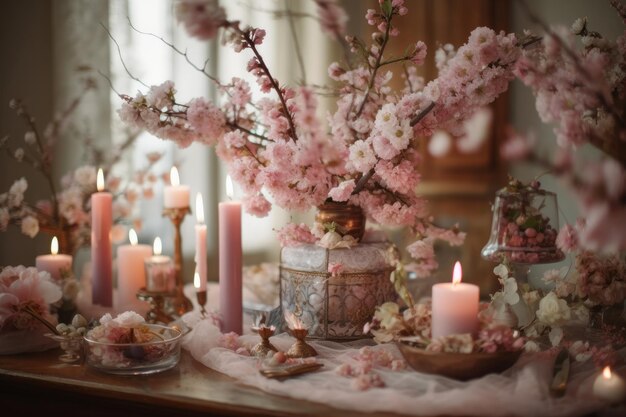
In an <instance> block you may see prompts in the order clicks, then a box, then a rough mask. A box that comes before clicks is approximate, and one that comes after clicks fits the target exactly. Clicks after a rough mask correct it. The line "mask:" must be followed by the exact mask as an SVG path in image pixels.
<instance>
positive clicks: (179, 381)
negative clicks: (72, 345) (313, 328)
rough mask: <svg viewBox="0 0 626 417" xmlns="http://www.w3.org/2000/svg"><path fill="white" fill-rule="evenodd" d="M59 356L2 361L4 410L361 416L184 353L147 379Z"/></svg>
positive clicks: (0, 386)
mask: <svg viewBox="0 0 626 417" xmlns="http://www.w3.org/2000/svg"><path fill="white" fill-rule="evenodd" d="M60 353H61V351H60V350H58V349H53V350H51V351H48V352H43V353H30V354H22V355H7V356H0V406H2V407H3V411H5V410H6V408H5V407H7V406H8V410H13V411H15V412H20V414H21V415H32V414H30V412H38V411H44V412H47V413H48V415H57V412H58V413H63V416H64V417H67V416H71V415H87V414H86V411H89V415H90V416H98V415H108V416H111V413H112V412H113V413H115V412H116V411H117V410H124V411H125V412H130V411H131V410H132V411H134V412H135V413H137V414H138V415H141V414H145V415H150V416H157V415H167V416H172V415H178V414H184V415H185V416H191V415H200V414H202V415H237V416H249V415H254V416H259V415H267V416H294V415H299V416H302V415H324V416H329V417H332V416H357V415H361V414H363V413H356V412H349V411H346V410H339V409H335V408H331V407H328V406H325V405H323V404H319V403H311V402H306V401H301V400H295V399H291V398H286V397H278V396H275V395H271V394H267V393H264V392H262V391H260V390H258V389H256V388H253V387H249V386H245V385H242V384H240V383H238V382H237V381H235V380H233V379H231V378H229V377H227V376H225V375H223V374H220V373H218V372H216V371H213V370H211V369H209V368H207V367H205V366H204V365H202V364H201V363H199V362H197V361H196V360H194V359H193V358H192V357H191V355H190V354H189V353H188V352H186V351H183V352H182V355H181V361H180V363H179V364H178V366H176V367H175V368H173V369H171V370H169V371H165V372H163V373H160V374H154V375H148V376H117V375H109V374H105V373H102V372H99V371H97V370H95V369H91V368H89V367H87V366H82V365H67V364H63V363H61V362H60V361H58V359H57V358H58V356H59V354H60ZM28 407H31V408H28ZM74 413H77V414H74ZM3 414H4V413H3ZM7 415H13V414H7ZM368 415H370V416H381V415H384V414H380V413H378V414H376V413H372V414H368Z"/></svg>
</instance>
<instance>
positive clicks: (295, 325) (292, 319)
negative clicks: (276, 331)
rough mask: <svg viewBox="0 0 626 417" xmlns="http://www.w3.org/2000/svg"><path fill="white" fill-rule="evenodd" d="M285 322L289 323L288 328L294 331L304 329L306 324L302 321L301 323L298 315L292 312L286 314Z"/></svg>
mask: <svg viewBox="0 0 626 417" xmlns="http://www.w3.org/2000/svg"><path fill="white" fill-rule="evenodd" d="M285 321H286V322H287V326H288V327H289V328H290V329H292V330H294V329H304V324H303V323H302V321H300V319H298V318H297V317H296V315H295V314H293V313H292V312H290V311H288V312H286V313H285Z"/></svg>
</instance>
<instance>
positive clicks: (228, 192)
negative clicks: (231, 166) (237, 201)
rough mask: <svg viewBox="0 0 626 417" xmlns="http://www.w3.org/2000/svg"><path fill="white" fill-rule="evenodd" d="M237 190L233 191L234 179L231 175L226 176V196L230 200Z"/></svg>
mask: <svg viewBox="0 0 626 417" xmlns="http://www.w3.org/2000/svg"><path fill="white" fill-rule="evenodd" d="M234 195H235V192H234V191H233V180H232V179H231V178H230V175H227V176H226V196H227V197H228V199H229V200H232V199H233V196H234Z"/></svg>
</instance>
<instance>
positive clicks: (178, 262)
mask: <svg viewBox="0 0 626 417" xmlns="http://www.w3.org/2000/svg"><path fill="white" fill-rule="evenodd" d="M189 213H191V209H190V208H189V207H180V208H178V207H174V208H164V209H163V217H167V218H169V219H170V221H171V222H172V224H173V225H174V268H175V270H176V285H175V288H174V296H173V297H172V298H170V299H168V300H167V303H166V308H167V310H168V311H171V314H172V315H175V316H178V317H180V316H182V315H183V314H185V313H186V312H188V311H191V310H192V309H193V304H192V303H191V300H189V299H188V298H187V297H185V294H184V293H183V288H184V286H185V283H184V282H183V244H182V237H181V233H180V225H181V224H182V222H183V220H185V216H186V215H187V214H189Z"/></svg>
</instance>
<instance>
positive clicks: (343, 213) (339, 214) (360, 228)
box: [315, 201, 365, 241]
mask: <svg viewBox="0 0 626 417" xmlns="http://www.w3.org/2000/svg"><path fill="white" fill-rule="evenodd" d="M317 209H318V212H317V215H316V216H315V221H316V222H318V223H320V224H325V223H335V226H336V231H337V233H339V234H341V235H343V236H345V235H350V236H352V237H354V238H355V239H356V240H357V241H360V240H361V238H363V234H364V233H365V215H364V214H363V210H361V207H358V206H354V205H352V204H347V203H336V202H333V201H327V202H325V203H324V204H322V205H321V206H319V207H318V208H317Z"/></svg>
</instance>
